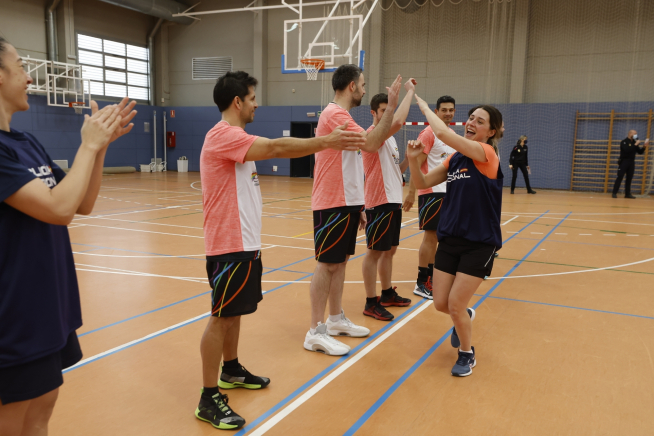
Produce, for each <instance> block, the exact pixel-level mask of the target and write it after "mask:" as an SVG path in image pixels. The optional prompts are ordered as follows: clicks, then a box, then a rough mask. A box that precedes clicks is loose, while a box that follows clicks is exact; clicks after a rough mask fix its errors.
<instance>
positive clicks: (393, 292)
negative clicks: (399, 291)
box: [382, 286, 395, 297]
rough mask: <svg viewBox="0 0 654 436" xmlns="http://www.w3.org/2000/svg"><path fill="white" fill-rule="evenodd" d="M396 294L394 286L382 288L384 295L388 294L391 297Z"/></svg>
mask: <svg viewBox="0 0 654 436" xmlns="http://www.w3.org/2000/svg"><path fill="white" fill-rule="evenodd" d="M394 294H395V289H394V288H393V287H392V286H391V287H390V288H388V289H382V295H386V296H387V297H389V296H392V295H394Z"/></svg>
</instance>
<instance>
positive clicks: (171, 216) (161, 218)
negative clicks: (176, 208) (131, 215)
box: [134, 212, 204, 223]
mask: <svg viewBox="0 0 654 436" xmlns="http://www.w3.org/2000/svg"><path fill="white" fill-rule="evenodd" d="M199 213H204V212H191V213H182V214H180V215H170V216H162V217H160V218H150V219H147V220H141V221H134V222H136V223H142V222H145V221H154V220H165V219H166V218H175V217H178V216H186V215H197V214H199Z"/></svg>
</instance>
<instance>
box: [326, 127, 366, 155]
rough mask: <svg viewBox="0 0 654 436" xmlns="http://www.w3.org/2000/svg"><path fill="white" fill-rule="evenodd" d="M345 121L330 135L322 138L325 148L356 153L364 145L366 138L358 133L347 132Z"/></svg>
mask: <svg viewBox="0 0 654 436" xmlns="http://www.w3.org/2000/svg"><path fill="white" fill-rule="evenodd" d="M349 123H350V122H349V121H346V122H345V124H343V125H342V126H338V127H337V128H335V129H334V130H333V131H332V133H330V134H329V135H327V136H325V137H324V141H325V146H326V147H327V148H332V149H334V150H348V151H356V150H358V149H360V148H361V146H363V145H365V143H366V138H365V137H364V136H363V135H362V134H361V133H360V132H348V131H347V130H346V129H347V126H348V124H349Z"/></svg>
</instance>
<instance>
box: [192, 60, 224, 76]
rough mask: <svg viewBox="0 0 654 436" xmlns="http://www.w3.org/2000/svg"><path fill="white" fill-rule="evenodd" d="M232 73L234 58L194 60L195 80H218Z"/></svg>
mask: <svg viewBox="0 0 654 436" xmlns="http://www.w3.org/2000/svg"><path fill="white" fill-rule="evenodd" d="M229 71H232V57H231V56H221V57H216V58H193V80H207V79H217V78H219V77H220V76H222V75H224V74H225V73H227V72H229Z"/></svg>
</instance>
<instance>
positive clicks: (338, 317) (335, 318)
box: [329, 313, 341, 322]
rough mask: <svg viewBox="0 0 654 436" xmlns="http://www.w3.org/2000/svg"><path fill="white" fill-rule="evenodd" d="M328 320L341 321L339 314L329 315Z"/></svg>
mask: <svg viewBox="0 0 654 436" xmlns="http://www.w3.org/2000/svg"><path fill="white" fill-rule="evenodd" d="M329 320H330V321H331V322H339V321H340V320H341V314H340V313H339V314H338V315H329Z"/></svg>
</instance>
